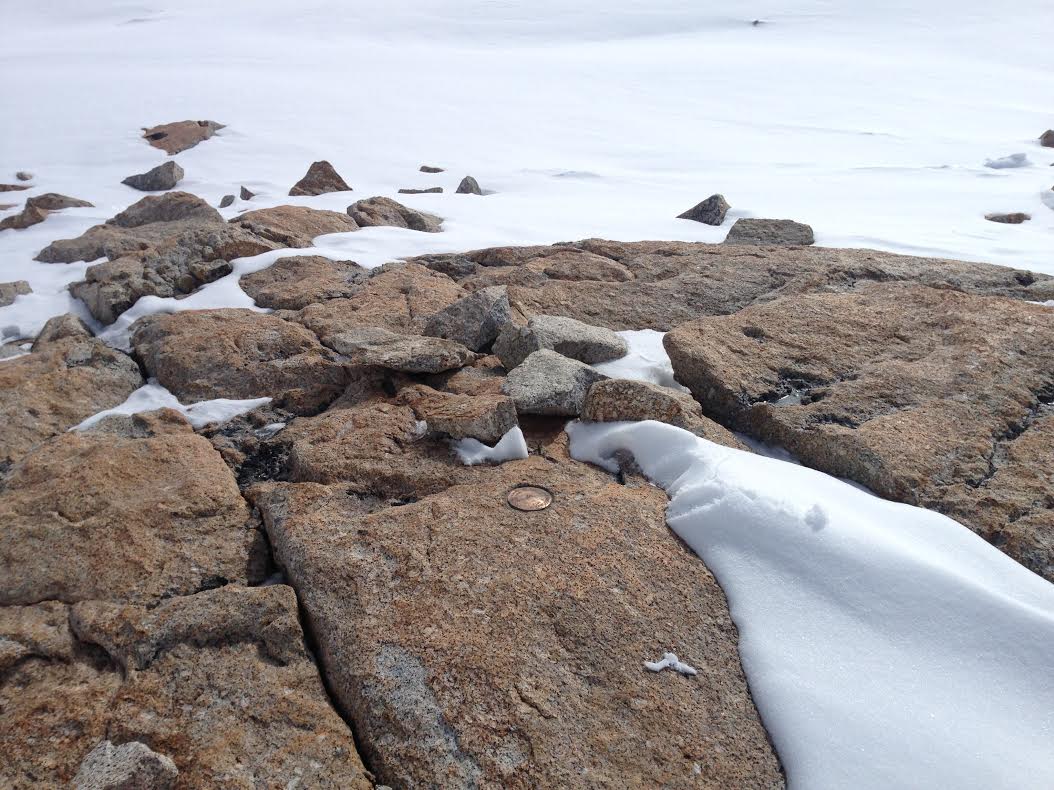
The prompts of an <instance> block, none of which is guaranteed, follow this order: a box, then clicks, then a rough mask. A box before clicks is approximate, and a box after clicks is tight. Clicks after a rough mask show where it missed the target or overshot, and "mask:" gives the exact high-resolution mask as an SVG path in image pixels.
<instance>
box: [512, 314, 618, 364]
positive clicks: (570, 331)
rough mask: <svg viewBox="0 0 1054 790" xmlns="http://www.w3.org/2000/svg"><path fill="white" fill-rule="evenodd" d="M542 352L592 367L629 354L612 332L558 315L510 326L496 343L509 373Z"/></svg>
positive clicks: (540, 317) (537, 316) (535, 318)
mask: <svg viewBox="0 0 1054 790" xmlns="http://www.w3.org/2000/svg"><path fill="white" fill-rule="evenodd" d="M542 348H547V349H550V350H552V351H555V352H556V353H558V354H563V355H564V356H565V357H570V358H571V359H577V360H578V361H579V362H585V363H586V364H589V365H593V364H596V363H597V362H607V361H609V360H612V359H619V358H620V357H624V356H626V352H627V351H628V350H629V347H628V346H627V345H626V341H625V340H623V339H622V338H621V337H620V336H619V335H616V334H615V333H614V332H612V331H611V330H610V329H605V328H603V327H599V326H590V325H589V324H585V323H583V322H581V321H576V320H575V319H573V318H564V317H563V316H555V315H536V316H533V317H532V318H531V320H530V321H529V322H528V324H527V326H525V327H521V326H516V325H515V324H513V323H511V322H510V323H507V324H505V326H504V327H502V330H501V334H499V335H498V339H497V340H495V341H494V353H495V354H496V355H497V356H498V358H499V359H500V360H501V364H503V365H504V366H505V367H506V368H507V369H509V370H512V369H513V368H515V367H516V366H517V365H519V364H520V363H521V362H523V361H524V360H525V359H526V358H527V357H528V356H530V355H531V354H533V353H534V352H535V351H538V350H539V349H542Z"/></svg>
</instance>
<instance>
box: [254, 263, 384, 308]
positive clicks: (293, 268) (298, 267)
mask: <svg viewBox="0 0 1054 790" xmlns="http://www.w3.org/2000/svg"><path fill="white" fill-rule="evenodd" d="M366 279H367V270H366V269H363V268H362V267H361V266H359V265H358V264H357V263H355V262H354V261H333V260H330V259H329V258H323V257H321V256H318V255H298V256H292V257H289V258H279V259H278V260H277V261H275V262H274V263H272V264H271V265H270V266H268V267H267V268H266V269H261V270H260V271H258V272H253V273H252V274H247V275H245V276H243V277H242V278H241V280H239V281H238V285H240V286H241V289H242V290H243V291H245V293H247V294H248V295H249V296H250V297H252V299H253V301H255V302H256V304H257V305H259V306H260V307H270V308H273V309H276V310H303V309H304V308H305V307H307V306H308V305H310V304H315V303H316V302H325V301H326V300H328V299H342V298H343V299H346V298H347V297H349V296H351V295H352V294H354V293H356V292H357V291H358V290H359V289H360V288H361V287H362V284H363V283H364V282H365V281H366Z"/></svg>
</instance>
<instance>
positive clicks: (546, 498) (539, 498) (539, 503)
mask: <svg viewBox="0 0 1054 790" xmlns="http://www.w3.org/2000/svg"><path fill="white" fill-rule="evenodd" d="M509 504H510V505H511V506H512V507H514V508H516V509H517V510H526V511H532V510H545V509H546V508H547V507H549V505H551V504H553V495H552V494H551V493H549V492H548V491H546V490H545V489H544V488H540V487H539V486H517V487H516V488H514V489H512V491H510V492H509Z"/></svg>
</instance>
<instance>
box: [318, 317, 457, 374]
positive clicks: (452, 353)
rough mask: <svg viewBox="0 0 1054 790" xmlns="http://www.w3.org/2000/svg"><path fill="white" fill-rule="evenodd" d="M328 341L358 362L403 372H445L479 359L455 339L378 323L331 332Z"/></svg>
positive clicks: (335, 349) (341, 352)
mask: <svg viewBox="0 0 1054 790" xmlns="http://www.w3.org/2000/svg"><path fill="white" fill-rule="evenodd" d="M325 343H326V345H327V346H329V347H330V348H332V349H333V350H334V351H336V352H338V353H339V354H342V355H344V356H345V357H347V358H348V359H350V360H351V361H352V362H354V363H355V364H357V365H372V366H375V367H379V368H385V369H386V370H394V371H398V372H400V373H442V372H443V371H446V370H454V369H457V368H463V367H464V366H465V365H467V364H469V363H470V362H473V361H474V360H475V359H476V354H475V353H474V352H472V351H469V350H468V349H467V348H465V347H464V346H463V345H461V344H460V343H455V342H454V341H452V340H443V339H441V338H438V337H422V336H420V335H400V334H396V333H395V332H389V331H388V330H387V329H381V328H380V327H375V326H363V327H357V328H355V329H348V330H345V331H344V332H338V333H336V334H331V335H327V337H326V341H325Z"/></svg>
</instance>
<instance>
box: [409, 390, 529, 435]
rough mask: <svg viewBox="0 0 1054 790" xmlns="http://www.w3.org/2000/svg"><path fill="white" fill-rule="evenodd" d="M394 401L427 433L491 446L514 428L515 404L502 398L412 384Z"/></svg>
mask: <svg viewBox="0 0 1054 790" xmlns="http://www.w3.org/2000/svg"><path fill="white" fill-rule="evenodd" d="M398 400H399V402H400V403H405V404H406V405H408V406H409V407H410V408H411V409H413V410H414V415H415V416H416V417H417V419H418V420H421V421H422V422H424V423H425V424H426V425H427V426H428V430H429V431H430V432H434V433H441V434H444V435H446V436H449V437H451V438H453V439H465V438H469V437H470V438H473V439H479V441H481V442H484V443H486V444H494V443H495V442H497V441H498V440H499V439H501V437H502V436H504V435H505V434H506V433H508V432H509V431H510V430H512V429H513V428H515V427H516V405H515V404H514V403H513V401H512V399H511V398H507V397H505V396H503V395H497V394H494V395H489V394H485V393H479V394H472V395H466V394H461V393H455V392H439V391H437V390H434V389H432V388H431V387H426V386H425V385H423V384H416V385H411V386H408V387H403V388H402V389H401V390H399V395H398Z"/></svg>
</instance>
